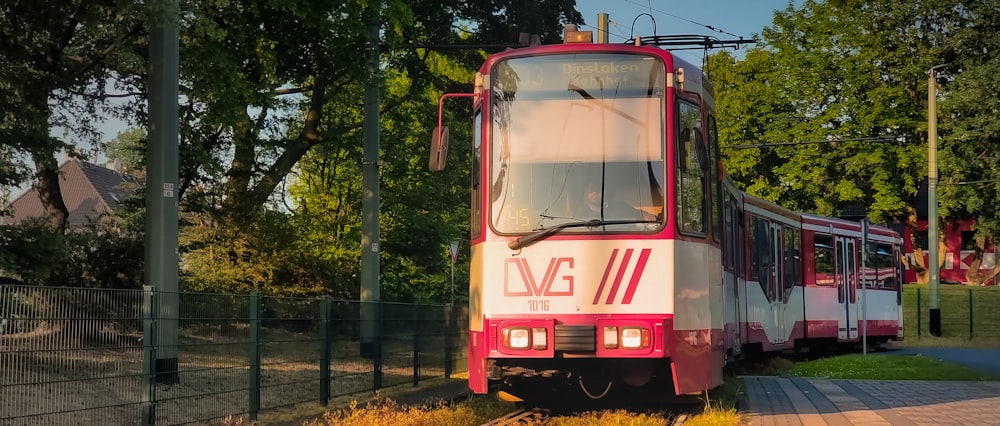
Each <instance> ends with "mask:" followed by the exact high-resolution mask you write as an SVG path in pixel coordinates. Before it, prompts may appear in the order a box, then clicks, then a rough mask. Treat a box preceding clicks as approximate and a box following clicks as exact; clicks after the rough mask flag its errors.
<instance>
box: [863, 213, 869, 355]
mask: <svg viewBox="0 0 1000 426" xmlns="http://www.w3.org/2000/svg"><path fill="white" fill-rule="evenodd" d="M867 263H868V218H864V219H861V354H862V355H868V277H867V275H868V269H867Z"/></svg>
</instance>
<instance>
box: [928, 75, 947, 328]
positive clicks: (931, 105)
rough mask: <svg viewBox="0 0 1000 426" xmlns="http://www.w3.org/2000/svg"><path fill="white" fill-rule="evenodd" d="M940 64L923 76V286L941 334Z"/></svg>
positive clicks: (932, 317) (931, 325)
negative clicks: (926, 271)
mask: <svg viewBox="0 0 1000 426" xmlns="http://www.w3.org/2000/svg"><path fill="white" fill-rule="evenodd" d="M942 66H943V65H936V66H933V67H931V69H930V74H929V75H928V77H927V245H928V262H927V263H929V265H928V267H929V277H928V281H927V289H928V290H929V291H930V303H928V306H929V307H930V323H929V326H930V334H931V336H940V335H941V308H940V306H939V303H938V302H939V295H938V287H939V286H940V277H939V276H938V275H939V274H940V270H939V268H940V266H939V265H938V241H939V237H938V205H937V204H938V203H937V186H938V170H937V90H936V89H937V78H936V76H935V73H934V70H935V69H937V68H939V67H942Z"/></svg>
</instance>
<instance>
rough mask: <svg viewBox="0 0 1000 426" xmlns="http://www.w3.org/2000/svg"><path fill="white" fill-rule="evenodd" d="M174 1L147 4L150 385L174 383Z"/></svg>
mask: <svg viewBox="0 0 1000 426" xmlns="http://www.w3.org/2000/svg"><path fill="white" fill-rule="evenodd" d="M177 2H178V0H154V1H151V2H149V3H148V4H149V6H148V7H149V9H148V10H149V21H150V30H149V124H148V126H149V131H148V132H147V133H148V134H149V146H148V147H147V150H146V171H147V180H146V250H145V258H146V284H148V285H151V286H153V287H154V288H155V289H156V291H157V300H158V303H159V307H158V309H157V314H158V315H159V318H158V319H157V320H158V324H157V327H156V328H157V332H158V333H159V336H158V338H157V340H156V342H157V344H158V345H159V347H157V348H156V380H157V381H158V382H160V383H168V384H172V383H178V382H180V376H179V374H178V370H177V343H178V341H177V320H178V318H177V315H178V312H179V309H178V305H179V304H180V302H179V295H178V294H177V277H178V272H177V270H178V262H177V257H178V255H177V197H178V194H177V145H178V136H177V133H178V130H177V129H178V118H177V115H178V106H177V98H178V89H177V84H178V78H179V77H178V75H179V65H178V63H179V62H178V61H179V47H178V30H177V21H178V19H179V16H180V15H179V13H178V10H179V9H178V6H177Z"/></svg>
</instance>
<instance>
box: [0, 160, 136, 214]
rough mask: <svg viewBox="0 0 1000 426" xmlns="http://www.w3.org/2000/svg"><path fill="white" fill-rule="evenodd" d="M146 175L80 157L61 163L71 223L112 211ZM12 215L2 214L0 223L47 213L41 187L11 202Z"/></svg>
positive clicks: (62, 181) (62, 179)
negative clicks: (120, 169)
mask: <svg viewBox="0 0 1000 426" xmlns="http://www.w3.org/2000/svg"><path fill="white" fill-rule="evenodd" d="M142 184H143V181H142V179H139V178H137V177H135V176H132V175H129V174H126V173H122V172H118V171H115V170H112V169H110V168H107V167H103V166H98V165H96V164H91V163H87V162H84V161H80V160H77V159H69V160H66V161H65V162H64V163H63V164H62V165H61V166H59V189H60V190H61V191H62V196H63V202H64V203H66V209H67V210H69V218H68V219H67V225H68V226H82V225H86V224H88V223H90V222H91V221H93V220H95V219H97V218H98V217H100V216H101V215H102V214H105V213H110V212H112V211H114V210H115V208H117V207H118V204H119V203H120V202H121V201H122V200H124V199H125V198H126V197H128V196H129V195H131V194H132V193H133V192H135V189H136V188H137V186H138V185H142ZM9 209H10V211H11V215H10V216H0V225H9V224H15V223H21V222H24V221H26V220H29V219H33V218H40V217H43V216H44V214H45V209H44V208H43V207H42V201H41V199H40V198H39V197H38V190H36V189H35V188H31V189H29V190H28V191H26V192H24V193H23V194H21V195H20V196H19V197H17V198H15V199H14V201H13V202H11V203H10V206H9Z"/></svg>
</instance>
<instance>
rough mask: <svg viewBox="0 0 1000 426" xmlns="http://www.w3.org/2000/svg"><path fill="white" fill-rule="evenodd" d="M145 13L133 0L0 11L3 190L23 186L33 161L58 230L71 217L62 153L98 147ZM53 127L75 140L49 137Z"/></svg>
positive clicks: (9, 5)
mask: <svg viewBox="0 0 1000 426" xmlns="http://www.w3.org/2000/svg"><path fill="white" fill-rule="evenodd" d="M140 11H141V4H140V3H136V2H133V1H128V0H98V1H81V0H70V1H59V2H37V1H26V0H14V1H7V2H4V3H3V4H2V5H0V99H3V100H0V111H2V114H3V116H2V117H0V138H2V139H3V140H4V143H5V144H6V145H7V148H5V149H4V151H7V152H4V154H11V155H10V156H8V155H4V157H3V158H4V159H3V160H2V161H0V183H2V184H5V185H8V184H11V183H15V182H16V183H19V182H20V179H22V178H23V177H24V173H23V172H24V170H25V169H26V168H27V166H28V163H27V162H28V161H30V162H31V163H32V164H33V165H34V170H35V173H34V178H35V188H36V189H37V190H38V194H39V197H40V198H41V200H42V205H43V207H44V208H45V216H46V219H47V221H48V222H49V223H50V224H51V225H52V226H54V227H56V228H58V229H62V228H63V227H64V226H65V221H66V217H67V216H68V212H67V211H66V206H65V204H64V203H63V200H62V194H61V193H60V189H59V174H58V164H57V162H56V154H57V153H59V152H61V151H63V150H64V149H67V148H71V147H73V146H74V145H75V144H82V145H84V146H85V144H86V143H93V142H95V141H96V138H97V132H96V131H95V122H96V120H97V117H98V115H99V114H98V112H99V111H100V110H101V108H102V107H106V106H107V104H106V103H105V101H106V99H107V96H108V95H107V93H106V91H105V88H106V87H107V82H108V81H111V80H114V78H115V77H116V76H117V75H118V74H117V70H122V69H125V68H126V66H125V64H131V63H134V61H133V58H134V56H133V55H132V54H131V53H132V46H134V45H135V44H138V43H140V35H141V34H142V33H143V30H144V27H143V25H142V20H141V17H142V16H143V15H142V14H141V13H140ZM53 128H62V129H63V130H64V131H65V132H66V133H67V134H72V135H73V137H72V139H73V140H72V141H66V140H62V139H60V138H58V137H53V136H50V135H51V134H52V130H53ZM70 151H71V152H75V151H76V150H73V149H71V150H70Z"/></svg>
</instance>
